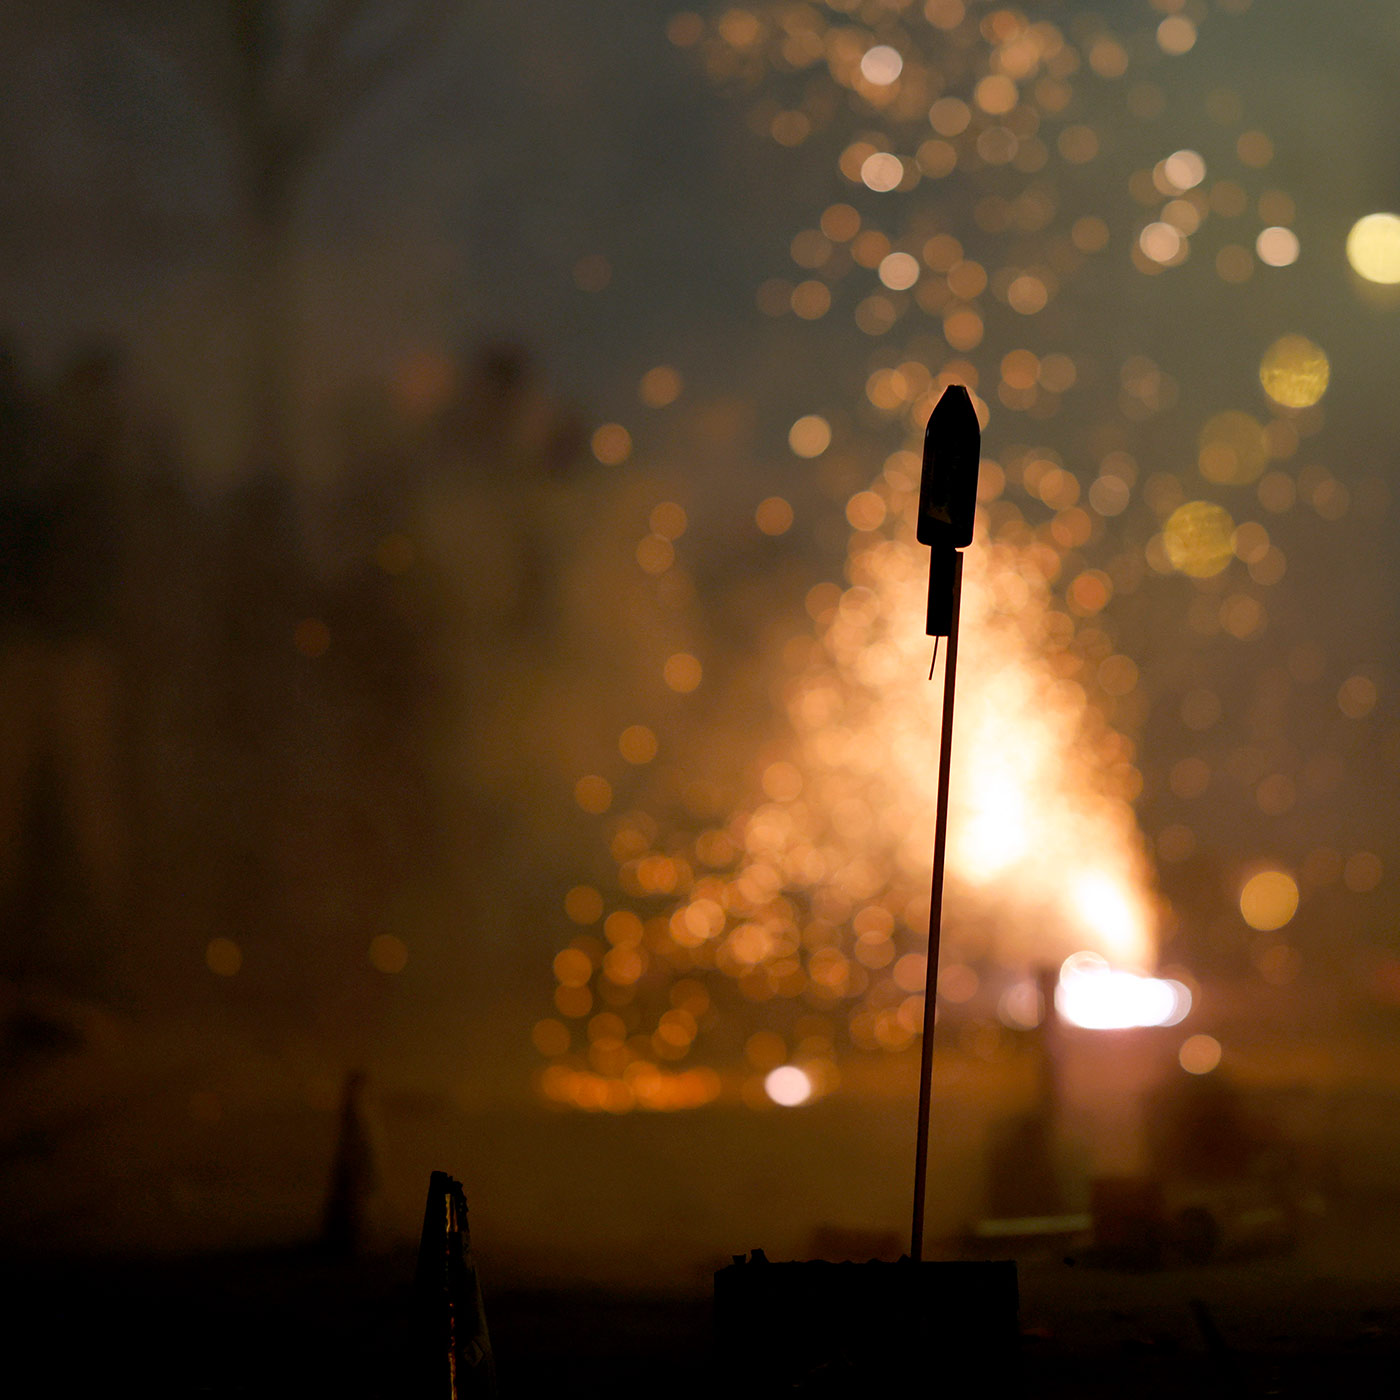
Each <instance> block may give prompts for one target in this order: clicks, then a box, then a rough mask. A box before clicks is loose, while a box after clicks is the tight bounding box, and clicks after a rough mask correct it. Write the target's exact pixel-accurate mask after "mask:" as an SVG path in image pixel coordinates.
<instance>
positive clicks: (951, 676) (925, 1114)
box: [909, 553, 963, 1264]
mask: <svg viewBox="0 0 1400 1400" xmlns="http://www.w3.org/2000/svg"><path fill="white" fill-rule="evenodd" d="M953 558H954V560H955V562H954V564H953V617H952V624H951V625H950V626H949V628H948V651H947V660H946V661H945V662H944V665H943V731H942V737H941V740H940V742H939V750H938V811H937V817H936V819H935V822H934V831H933V885H932V892H931V895H930V903H929V913H928V969H927V971H926V973H925V975H924V1032H923V1039H922V1041H921V1043H920V1046H919V1055H920V1062H919V1140H918V1143H917V1145H916V1147H915V1152H914V1224H913V1230H912V1232H911V1234H910V1238H909V1257H910V1258H911V1259H912V1260H913V1261H914V1262H915V1263H916V1264H917V1263H919V1261H920V1260H922V1259H923V1257H924V1196H925V1191H926V1188H927V1184H928V1133H929V1110H930V1106H931V1102H932V1098H933V1013H934V1007H935V1004H936V1002H937V998H938V946H939V943H940V942H941V941H942V936H943V864H944V851H945V849H946V847H947V844H948V770H949V767H950V763H951V760H952V756H953V689H954V682H955V680H956V678H957V669H958V614H959V613H960V612H961V611H962V575H963V560H962V555H961V554H960V553H955V554H954V555H953Z"/></svg>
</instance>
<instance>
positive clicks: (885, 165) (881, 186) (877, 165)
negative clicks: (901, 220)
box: [860, 151, 904, 194]
mask: <svg viewBox="0 0 1400 1400" xmlns="http://www.w3.org/2000/svg"><path fill="white" fill-rule="evenodd" d="M860 178H861V180H862V182H863V183H864V184H865V186H866V188H867V189H872V190H874V191H875V192H876V193H877V194H888V193H889V192H890V191H891V190H892V189H895V188H896V187H897V186H898V185H899V182H900V181H901V180H903V179H904V162H903V161H901V160H900V158H899V157H898V156H895V155H891V154H890V153H889V152H888V151H876V153H875V154H874V155H873V156H867V157H866V158H865V160H864V161H863V162H862V163H861V167H860Z"/></svg>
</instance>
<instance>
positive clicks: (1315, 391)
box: [1259, 335, 1332, 408]
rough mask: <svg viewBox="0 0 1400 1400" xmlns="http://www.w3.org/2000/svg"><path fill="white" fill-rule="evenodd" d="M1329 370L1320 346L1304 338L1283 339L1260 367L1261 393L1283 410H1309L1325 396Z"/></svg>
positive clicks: (1271, 347)
mask: <svg viewBox="0 0 1400 1400" xmlns="http://www.w3.org/2000/svg"><path fill="white" fill-rule="evenodd" d="M1331 373H1332V370H1331V366H1330V365H1329V364H1328V362H1327V356H1326V354H1325V353H1324V352H1323V350H1322V348H1321V346H1318V345H1314V344H1313V342H1312V341H1311V340H1309V339H1308V338H1307V336H1305V335H1285V336H1281V337H1280V338H1279V339H1278V340H1276V341H1274V343H1273V344H1272V345H1271V346H1269V348H1268V349H1267V350H1266V351H1265V352H1264V358H1263V359H1262V360H1261V361H1260V363H1259V382H1260V383H1261V384H1262V385H1263V386H1264V392H1265V393H1266V394H1268V396H1269V397H1270V398H1271V399H1272V400H1273V401H1274V402H1275V403H1276V404H1279V405H1280V406H1281V407H1283V408H1310V407H1312V405H1313V404H1315V403H1316V402H1317V401H1318V400H1319V399H1320V398H1321V397H1322V396H1323V394H1325V393H1326V392H1327V383H1328V380H1329V379H1330V377H1331Z"/></svg>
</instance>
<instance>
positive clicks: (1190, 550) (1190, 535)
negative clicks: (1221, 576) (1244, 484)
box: [1162, 501, 1235, 578]
mask: <svg viewBox="0 0 1400 1400" xmlns="http://www.w3.org/2000/svg"><path fill="white" fill-rule="evenodd" d="M1234 535H1235V522H1234V521H1233V520H1231V519H1230V513H1229V511H1227V510H1226V509H1225V508H1224V507H1223V506H1218V505H1216V504H1215V503H1214V502H1213V501H1187V503H1186V504H1185V505H1183V506H1178V507H1177V508H1176V509H1175V510H1174V511H1173V512H1172V513H1171V515H1170V516H1169V517H1168V518H1167V523H1166V525H1165V526H1164V527H1163V529H1162V541H1163V544H1164V545H1165V546H1166V551H1167V558H1168V559H1170V560H1171V565H1172V568H1174V569H1176V570H1177V572H1178V573H1183V574H1186V575H1188V576H1189V577H1190V578H1213V577H1214V576H1215V575H1216V574H1218V573H1220V572H1221V570H1222V569H1224V568H1225V567H1226V565H1228V564H1229V562H1230V560H1231V559H1232V558H1234V554H1235V543H1234Z"/></svg>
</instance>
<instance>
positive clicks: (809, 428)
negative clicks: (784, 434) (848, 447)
mask: <svg viewBox="0 0 1400 1400" xmlns="http://www.w3.org/2000/svg"><path fill="white" fill-rule="evenodd" d="M788 446H789V447H790V448H792V450H793V452H794V453H795V454H796V455H797V456H799V457H820V456H821V455H822V453H823V452H825V451H826V449H827V448H828V447H830V446H831V425H830V424H829V423H828V422H827V421H826V419H825V418H822V417H820V416H819V415H818V414H815V413H809V414H807V415H806V416H805V417H803V418H799V419H798V420H797V422H795V423H794V424H793V425H792V427H791V428H789V429H788Z"/></svg>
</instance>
